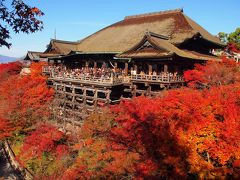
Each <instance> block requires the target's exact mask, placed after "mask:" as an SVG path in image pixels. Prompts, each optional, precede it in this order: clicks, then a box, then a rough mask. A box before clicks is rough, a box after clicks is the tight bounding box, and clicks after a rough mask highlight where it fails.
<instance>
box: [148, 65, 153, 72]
mask: <svg viewBox="0 0 240 180" xmlns="http://www.w3.org/2000/svg"><path fill="white" fill-rule="evenodd" d="M148 75H152V64H148Z"/></svg>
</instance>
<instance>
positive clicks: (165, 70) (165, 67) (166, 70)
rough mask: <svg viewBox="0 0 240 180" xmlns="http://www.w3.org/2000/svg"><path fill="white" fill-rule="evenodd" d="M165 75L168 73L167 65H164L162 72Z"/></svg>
mask: <svg viewBox="0 0 240 180" xmlns="http://www.w3.org/2000/svg"><path fill="white" fill-rule="evenodd" d="M163 71H164V72H165V73H167V72H168V65H167V64H164V70H163Z"/></svg>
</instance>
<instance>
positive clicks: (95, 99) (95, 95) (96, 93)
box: [93, 89, 98, 110]
mask: <svg viewBox="0 0 240 180" xmlns="http://www.w3.org/2000/svg"><path fill="white" fill-rule="evenodd" d="M97 98H98V90H97V89H95V91H94V98H93V101H94V109H95V110H96V109H97Z"/></svg>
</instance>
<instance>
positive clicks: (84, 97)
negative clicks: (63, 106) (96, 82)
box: [83, 86, 87, 106]
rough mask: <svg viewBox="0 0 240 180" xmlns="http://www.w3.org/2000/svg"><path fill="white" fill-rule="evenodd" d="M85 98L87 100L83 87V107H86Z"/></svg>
mask: <svg viewBox="0 0 240 180" xmlns="http://www.w3.org/2000/svg"><path fill="white" fill-rule="evenodd" d="M86 98H87V89H86V87H85V86H84V87H83V106H86V104H87V103H86V102H87V101H86Z"/></svg>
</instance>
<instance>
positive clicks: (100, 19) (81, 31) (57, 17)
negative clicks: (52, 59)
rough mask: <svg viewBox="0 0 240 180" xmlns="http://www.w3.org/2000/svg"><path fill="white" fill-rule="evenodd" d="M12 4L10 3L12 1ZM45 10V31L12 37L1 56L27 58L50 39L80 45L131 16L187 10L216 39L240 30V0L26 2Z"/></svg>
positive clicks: (43, 48) (1, 48) (41, 48)
mask: <svg viewBox="0 0 240 180" xmlns="http://www.w3.org/2000/svg"><path fill="white" fill-rule="evenodd" d="M9 1H10V0H9ZM25 2H27V3H29V4H30V5H32V6H36V7H38V8H39V9H41V10H42V11H43V12H44V13H45V15H44V16H43V17H42V18H41V20H42V21H43V22H44V29H43V30H42V31H40V32H37V33H34V34H28V35H26V34H22V33H19V34H14V33H11V39H10V42H11V43H12V47H11V48H10V49H7V48H5V47H0V55H6V56H11V57H23V56H25V55H26V53H27V51H28V50H29V51H44V50H45V49H46V46H47V45H48V44H49V42H50V39H51V38H54V31H55V29H56V36H57V39H61V40H68V41H77V40H80V39H82V38H84V37H86V36H88V35H90V34H92V33H94V32H96V31H98V30H100V29H102V28H104V27H105V26H108V25H110V24H113V23H115V22H117V21H120V20H122V19H124V17H125V16H128V15H136V14H142V13H150V12H159V11H164V10H170V9H178V8H183V11H184V14H186V15H187V16H189V17H190V18H192V19H193V20H194V21H196V22H197V23H198V24H200V25H201V26H202V27H204V28H205V29H206V30H208V31H209V32H210V33H212V34H213V35H216V34H217V33H218V32H226V33H230V32H233V31H235V29H236V28H237V27H240V10H239V7H240V0H118V1H114V0H26V1H25Z"/></svg>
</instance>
